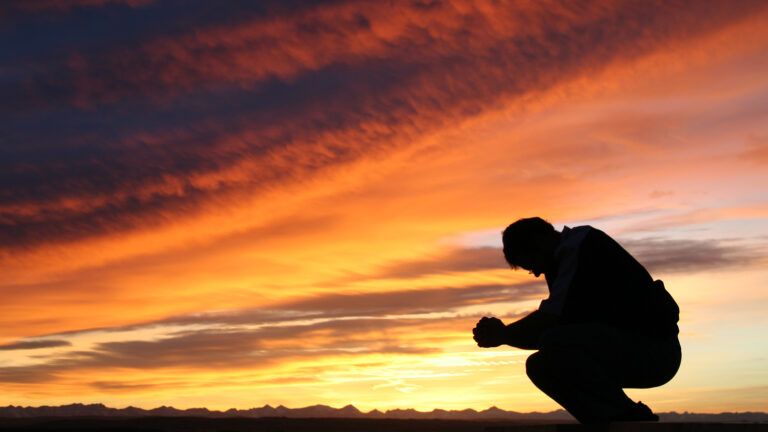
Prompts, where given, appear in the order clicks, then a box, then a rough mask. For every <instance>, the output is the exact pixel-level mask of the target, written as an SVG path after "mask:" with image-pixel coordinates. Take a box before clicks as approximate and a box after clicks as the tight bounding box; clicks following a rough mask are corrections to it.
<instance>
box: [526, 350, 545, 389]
mask: <svg viewBox="0 0 768 432" xmlns="http://www.w3.org/2000/svg"><path fill="white" fill-rule="evenodd" d="M549 363H550V361H549V360H548V359H547V354H546V353H542V352H541V351H536V352H535V353H533V354H531V355H530V356H528V359H527V360H526V361H525V374H526V375H528V378H530V379H531V381H533V382H534V383H540V382H542V381H544V380H545V379H546V378H547V377H548V376H549V375H550V369H551V367H550V365H549Z"/></svg>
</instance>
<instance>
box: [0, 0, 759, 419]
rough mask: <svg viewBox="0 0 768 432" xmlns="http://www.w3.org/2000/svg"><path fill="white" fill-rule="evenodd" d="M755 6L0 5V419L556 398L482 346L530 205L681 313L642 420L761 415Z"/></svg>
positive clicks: (525, 301)
mask: <svg viewBox="0 0 768 432" xmlns="http://www.w3.org/2000/svg"><path fill="white" fill-rule="evenodd" d="M766 22H768V3H766V2H762V1H749V0H744V1H739V2H731V1H709V0H700V1H683V0H681V1H666V2H653V1H648V2H636V1H609V0H605V1H603V0H600V1H589V2H587V1H584V2H581V1H577V2H549V1H546V2H544V1H542V2H526V1H519V2H505V1H499V2H471V1H462V0H453V1H426V0H424V1H415V0H414V1H399V0H394V1H391V2H379V1H362V2H353V1H326V2H320V3H314V2H303V1H284V0H283V1H262V2H250V1H235V0H233V1H228V2H209V1H204V0H188V1H177V0H166V1H161V0H154V1H153V0H60V1H56V0H26V1H23V0H18V1H17V0H8V1H5V2H3V3H2V5H0V98H2V100H3V103H2V104H1V105H0V275H1V277H0V295H1V296H2V313H1V314H0V405H11V404H12V405H32V406H39V405H58V404H67V403H74V402H81V403H104V404H107V405H109V406H113V407H126V406H129V405H132V406H138V407H143V408H152V407H157V406H161V405H171V406H175V407H177V408H189V407H208V408H210V409H228V408H250V407H256V406H262V405H264V404H270V405H273V406H276V405H279V404H283V405H286V406H289V407H302V406H308V405H313V404H325V405H331V406H335V407H342V406H344V405H347V404H353V405H355V406H356V407H358V408H359V409H361V410H365V411H368V410H372V409H380V410H385V409H393V408H415V409H419V410H431V409H435V408H441V409H465V408H474V409H485V408H488V407H490V406H498V407H500V408H503V409H507V410H514V411H534V410H538V411H548V410H553V409H556V408H558V406H557V405H556V403H555V402H553V401H551V400H549V399H548V398H547V397H546V396H545V395H544V394H543V393H541V392H540V391H539V390H538V389H536V388H535V387H534V385H533V384H531V383H530V381H529V380H528V378H527V377H526V375H525V359H526V357H527V356H528V355H529V354H530V353H531V352H530V351H523V350H519V349H515V348H512V347H500V348H495V349H481V348H478V347H477V346H476V345H475V343H474V341H473V340H472V333H471V329H472V327H473V326H474V324H475V322H476V321H477V320H478V319H479V318H480V317H482V316H485V315H488V316H491V315H492V316H498V317H500V318H502V319H503V320H504V321H505V322H510V321H513V320H515V319H517V318H519V317H522V316H524V315H526V314H527V313H530V312H531V311H533V310H535V309H536V308H537V307H538V305H539V302H540V301H541V300H542V299H544V298H546V296H547V288H546V285H545V283H544V281H543V278H539V279H536V278H534V277H533V275H530V274H528V273H527V272H525V271H521V270H518V271H513V270H511V269H510V268H509V266H507V265H506V264H505V263H504V260H503V256H502V254H501V235H500V233H501V231H502V230H503V229H504V227H506V226H507V225H508V224H509V223H511V222H513V221H515V220H517V219H519V218H522V217H529V216H541V217H544V218H546V219H547V220H549V221H551V222H552V223H553V224H554V225H555V227H556V228H557V229H562V227H563V226H569V227H572V226H579V225H585V224H588V225H592V226H594V227H597V228H599V229H602V230H603V231H605V232H606V233H608V234H609V235H611V236H613V237H614V238H616V239H617V240H618V241H619V242H620V243H621V244H622V245H623V246H624V247H625V248H626V249H627V250H629V251H630V252H631V253H633V254H634V255H635V256H636V257H637V258H638V260H639V261H640V262H641V263H643V264H644V265H645V266H646V267H647V268H648V269H649V271H650V272H651V274H652V275H653V277H654V278H657V279H663V280H664V281H665V284H666V286H667V289H668V290H669V291H670V292H671V294H672V295H673V296H674V298H675V299H676V300H677V302H678V304H679V305H680V308H681V320H680V329H681V330H680V340H681V344H682V347H683V360H682V365H681V368H680V370H679V372H678V374H677V376H676V377H675V378H674V379H673V380H672V381H671V382H670V383H668V384H667V385H665V386H663V387H660V388H655V389H629V390H628V391H627V393H628V394H629V395H630V396H631V397H633V398H634V399H635V400H637V399H640V400H642V401H644V402H645V403H646V404H648V405H650V406H651V407H652V408H653V409H654V410H655V411H678V412H681V411H696V412H721V411H750V410H751V411H757V410H765V409H766V407H768V368H767V367H766V365H768V341H767V340H766V338H765V334H766V333H767V332H768V315H766V314H765V311H766V310H768V290H766V286H767V285H768V266H767V265H766V264H767V263H768V247H767V246H766V244H767V242H766V241H767V240H768V194H766V188H765V185H766V184H768V169H767V168H768V26H766V25H765V23H766Z"/></svg>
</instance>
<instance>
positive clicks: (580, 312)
mask: <svg viewBox="0 0 768 432" xmlns="http://www.w3.org/2000/svg"><path fill="white" fill-rule="evenodd" d="M566 261H568V263H567V264H568V265H570V266H572V265H574V262H575V269H571V270H570V271H571V273H572V274H570V275H569V277H570V283H569V286H568V288H567V290H568V293H567V295H566V296H565V300H564V303H563V307H562V312H561V323H564V324H565V323H590V322H599V323H605V324H610V325H615V326H618V327H621V328H625V329H629V330H633V331H637V332H639V333H643V334H648V335H653V336H665V335H670V334H677V325H676V322H677V316H676V315H677V305H676V304H674V300H672V298H671V296H669V294H667V293H666V290H665V289H664V287H663V284H661V282H660V281H658V282H657V283H654V282H653V278H652V277H651V275H650V274H649V273H648V271H647V270H646V269H645V267H643V266H642V264H640V263H639V262H638V261H637V260H636V259H635V258H634V257H633V256H632V255H630V254H629V252H627V251H626V250H625V249H624V248H623V247H621V245H619V244H618V243H617V242H616V241H615V240H614V239H612V238H611V237H610V236H608V235H607V234H605V233H604V232H603V231H600V230H598V229H595V228H592V227H590V226H581V227H576V228H573V229H567V228H566V229H565V230H563V241H562V242H561V247H560V248H558V251H557V253H556V262H558V264H560V263H565V262H566ZM557 267H558V272H559V271H562V270H560V269H561V267H562V266H561V265H558V266H557ZM566 271H567V270H566ZM558 277H560V275H558V274H554V275H552V276H550V275H547V282H548V283H550V286H552V285H557V284H556V283H555V282H556V281H557V279H558ZM673 312H674V313H673ZM673 315H674V316H673Z"/></svg>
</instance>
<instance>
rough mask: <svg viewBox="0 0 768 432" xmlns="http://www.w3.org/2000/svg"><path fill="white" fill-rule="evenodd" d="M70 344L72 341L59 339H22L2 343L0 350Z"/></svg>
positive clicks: (54, 346)
mask: <svg viewBox="0 0 768 432" xmlns="http://www.w3.org/2000/svg"><path fill="white" fill-rule="evenodd" d="M70 345H71V343H70V342H69V341H66V340H57V339H40V340H22V341H19V342H15V343H10V344H5V345H0V351H12V350H29V349H41V348H56V347H64V346H70Z"/></svg>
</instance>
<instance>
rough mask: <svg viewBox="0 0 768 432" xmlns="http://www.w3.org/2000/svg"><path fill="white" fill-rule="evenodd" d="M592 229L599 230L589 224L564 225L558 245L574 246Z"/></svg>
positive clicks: (564, 246)
mask: <svg viewBox="0 0 768 432" xmlns="http://www.w3.org/2000/svg"><path fill="white" fill-rule="evenodd" d="M594 231H599V230H597V229H596V228H593V227H592V226H590V225H580V226H575V227H567V226H566V227H564V228H563V237H562V240H561V242H560V246H561V247H563V248H576V247H578V246H579V245H580V244H581V243H582V242H584V239H586V238H587V236H588V235H590V234H591V233H592V232H594Z"/></svg>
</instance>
